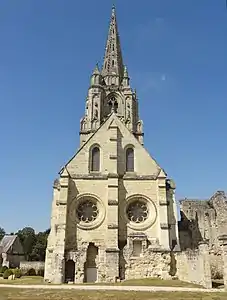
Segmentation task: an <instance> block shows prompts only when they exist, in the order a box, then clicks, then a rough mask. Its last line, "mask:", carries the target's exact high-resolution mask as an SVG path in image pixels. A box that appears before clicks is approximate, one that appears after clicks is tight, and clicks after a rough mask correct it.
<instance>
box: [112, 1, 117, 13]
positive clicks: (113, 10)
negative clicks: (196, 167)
mask: <svg viewBox="0 0 227 300" xmlns="http://www.w3.org/2000/svg"><path fill="white" fill-rule="evenodd" d="M115 9H116V7H115V4H114V3H113V5H112V14H113V13H115Z"/></svg>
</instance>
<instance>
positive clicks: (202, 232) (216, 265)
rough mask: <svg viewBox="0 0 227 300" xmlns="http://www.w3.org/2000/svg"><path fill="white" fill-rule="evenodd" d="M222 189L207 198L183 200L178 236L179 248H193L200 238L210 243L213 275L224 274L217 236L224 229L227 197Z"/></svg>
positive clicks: (225, 226)
mask: <svg viewBox="0 0 227 300" xmlns="http://www.w3.org/2000/svg"><path fill="white" fill-rule="evenodd" d="M226 200H227V199H226V195H225V193H224V192H216V193H215V194H214V195H213V196H212V197H211V198H210V200H203V201H202V200H187V199H185V200H183V201H181V202H180V204H181V217H182V218H181V221H180V222H179V236H180V245H181V249H182V250H186V249H188V248H189V249H196V248H198V245H199V242H200V241H202V240H207V241H208V245H209V253H210V263H211V272H212V277H213V278H219V277H222V275H223V266H222V260H221V249H220V245H219V241H218V237H219V236H220V235H223V234H224V233H226V232H227V201H226Z"/></svg>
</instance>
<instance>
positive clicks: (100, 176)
mask: <svg viewBox="0 0 227 300" xmlns="http://www.w3.org/2000/svg"><path fill="white" fill-rule="evenodd" d="M71 178H72V179H83V180H91V179H92V180H107V179H108V175H106V174H105V175H103V174H100V173H90V174H74V175H72V176H71Z"/></svg>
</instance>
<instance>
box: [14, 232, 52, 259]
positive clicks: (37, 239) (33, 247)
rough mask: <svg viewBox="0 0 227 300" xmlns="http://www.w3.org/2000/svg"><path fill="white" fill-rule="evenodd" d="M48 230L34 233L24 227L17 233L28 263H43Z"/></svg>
mask: <svg viewBox="0 0 227 300" xmlns="http://www.w3.org/2000/svg"><path fill="white" fill-rule="evenodd" d="M49 233H50V229H47V230H45V231H44V232H39V233H37V234H36V233H35V230H34V229H33V228H31V227H25V228H23V229H22V230H19V231H18V232H17V235H18V236H19V238H20V241H21V243H22V245H23V248H24V252H25V257H26V259H27V260H29V261H44V260H45V253H46V247H47V238H48V235H49Z"/></svg>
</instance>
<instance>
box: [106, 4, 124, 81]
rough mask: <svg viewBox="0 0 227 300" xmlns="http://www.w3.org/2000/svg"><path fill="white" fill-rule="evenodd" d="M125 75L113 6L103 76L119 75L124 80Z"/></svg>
mask: <svg viewBox="0 0 227 300" xmlns="http://www.w3.org/2000/svg"><path fill="white" fill-rule="evenodd" d="M123 74H124V66H123V59H122V53H121V45H120V38H119V34H118V29H117V19H116V10H115V7H114V6H113V7H112V14H111V20H110V25H109V33H108V38H107V42H106V49H105V56H104V62H103V67H102V75H103V76H104V77H105V76H107V75H117V76H119V77H120V79H122V78H123Z"/></svg>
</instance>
